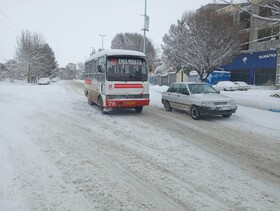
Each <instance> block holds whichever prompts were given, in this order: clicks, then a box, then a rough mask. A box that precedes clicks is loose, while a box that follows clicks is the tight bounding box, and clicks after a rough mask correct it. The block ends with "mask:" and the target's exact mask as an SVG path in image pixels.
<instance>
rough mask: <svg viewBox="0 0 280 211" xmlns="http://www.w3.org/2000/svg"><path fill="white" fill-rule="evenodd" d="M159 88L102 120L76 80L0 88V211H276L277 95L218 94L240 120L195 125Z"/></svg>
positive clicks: (279, 198)
mask: <svg viewBox="0 0 280 211" xmlns="http://www.w3.org/2000/svg"><path fill="white" fill-rule="evenodd" d="M166 89H167V87H159V86H151V87H150V91H151V92H150V96H151V106H149V107H146V108H144V111H143V113H142V114H140V115H139V114H136V113H134V112H132V111H120V112H115V113H112V114H110V115H102V114H101V113H100V111H99V109H98V108H97V107H96V106H90V105H88V104H87V100H86V98H85V97H84V96H83V88H82V83H81V82H79V81H60V82H58V83H52V84H51V85H48V86H38V85H28V84H24V83H8V82H0V146H1V147H0V172H1V173H0V210H279V209H280V127H279V125H280V113H279V112H271V111H268V109H273V110H278V109H279V110H280V99H278V98H271V97H269V95H270V93H271V92H275V90H274V91H273V90H249V91H247V92H244V91H243V92H241V91H240V92H222V94H225V95H229V96H230V97H232V98H234V99H236V100H237V101H238V103H239V104H241V105H239V107H238V110H237V113H235V114H234V115H233V116H232V117H231V118H229V119H224V118H216V117H215V118H206V119H202V120H199V121H195V120H192V119H191V117H189V116H188V115H186V114H185V113H182V112H179V111H177V112H176V111H175V112H166V111H164V109H163V106H162V104H161V102H160V99H161V92H163V91H165V90H166ZM260 108H261V109H260Z"/></svg>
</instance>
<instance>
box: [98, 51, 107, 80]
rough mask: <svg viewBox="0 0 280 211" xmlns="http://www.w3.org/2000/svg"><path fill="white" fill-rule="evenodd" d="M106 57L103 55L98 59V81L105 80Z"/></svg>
mask: <svg viewBox="0 0 280 211" xmlns="http://www.w3.org/2000/svg"><path fill="white" fill-rule="evenodd" d="M105 61H106V60H105V57H101V58H99V59H98V66H97V80H98V81H105V70H106V64H105Z"/></svg>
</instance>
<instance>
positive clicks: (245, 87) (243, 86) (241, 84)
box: [233, 81, 251, 91]
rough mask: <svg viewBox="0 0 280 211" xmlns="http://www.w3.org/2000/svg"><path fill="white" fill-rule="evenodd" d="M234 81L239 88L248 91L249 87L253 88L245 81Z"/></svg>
mask: <svg viewBox="0 0 280 211" xmlns="http://www.w3.org/2000/svg"><path fill="white" fill-rule="evenodd" d="M233 83H235V84H236V85H237V86H238V90H244V91H247V90H248V89H251V85H249V84H247V83H245V82H244V81H234V82H233Z"/></svg>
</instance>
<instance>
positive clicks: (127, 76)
mask: <svg viewBox="0 0 280 211" xmlns="http://www.w3.org/2000/svg"><path fill="white" fill-rule="evenodd" d="M106 75H107V81H147V80H148V74H147V70H146V62H145V59H144V58H135V57H133V58H131V57H108V59H107V74H106Z"/></svg>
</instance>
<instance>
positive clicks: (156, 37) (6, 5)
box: [0, 0, 212, 67]
mask: <svg viewBox="0 0 280 211" xmlns="http://www.w3.org/2000/svg"><path fill="white" fill-rule="evenodd" d="M210 2H212V1H211V0H147V15H148V16H149V17H150V30H149V32H147V37H148V38H150V39H151V40H152V41H153V43H154V45H155V47H160V45H161V44H162V37H163V35H164V34H165V33H167V32H168V30H169V27H170V25H171V24H173V23H176V20H177V19H180V18H181V16H182V14H183V13H184V12H185V11H187V10H188V11H189V10H196V9H198V8H199V7H200V6H202V5H206V4H208V3H210ZM144 9H145V0H79V1H78V0H75V1H74V0H44V1H43V0H0V63H4V62H5V61H6V60H8V59H12V58H13V57H14V54H15V46H16V40H17V38H18V37H19V35H20V34H21V31H22V30H29V31H31V32H32V33H33V32H36V33H41V34H42V35H43V37H44V38H45V41H46V42H47V43H48V44H49V45H50V47H52V49H53V51H54V52H55V56H56V58H57V61H58V64H59V66H60V67H65V65H66V64H68V63H69V62H71V63H77V62H84V60H85V57H88V55H89V53H90V51H91V48H95V49H99V48H102V38H101V36H99V35H100V34H102V35H103V34H104V35H106V36H105V37H104V40H103V41H104V48H105V49H108V48H110V46H111V40H112V39H113V37H114V36H115V35H116V34H117V33H120V32H123V33H125V32H132V33H141V34H142V33H143V31H141V29H142V28H143V22H144V20H143V16H141V14H144Z"/></svg>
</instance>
